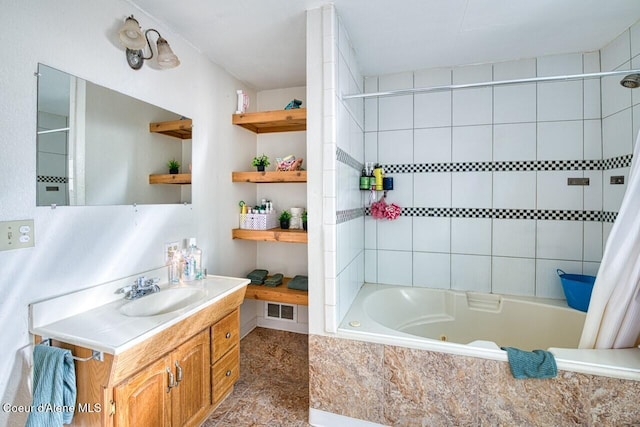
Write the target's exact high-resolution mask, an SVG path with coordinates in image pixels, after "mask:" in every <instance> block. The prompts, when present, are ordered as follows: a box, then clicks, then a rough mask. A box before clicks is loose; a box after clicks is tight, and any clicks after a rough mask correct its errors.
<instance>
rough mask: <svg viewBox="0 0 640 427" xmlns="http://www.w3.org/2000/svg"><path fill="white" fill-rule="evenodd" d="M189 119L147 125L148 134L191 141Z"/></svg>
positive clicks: (191, 125)
mask: <svg viewBox="0 0 640 427" xmlns="http://www.w3.org/2000/svg"><path fill="white" fill-rule="evenodd" d="M192 127H193V124H192V123H191V119H182V120H173V121H169V122H157V123H149V132H154V133H161V134H163V135H168V136H172V137H174V138H178V139H191V128H192Z"/></svg>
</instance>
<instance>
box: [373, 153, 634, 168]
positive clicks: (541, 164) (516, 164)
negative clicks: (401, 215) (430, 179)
mask: <svg viewBox="0 0 640 427" xmlns="http://www.w3.org/2000/svg"><path fill="white" fill-rule="evenodd" d="M632 157H633V155H632V154H628V155H626V156H620V157H613V158H610V159H605V160H528V161H524V160H523V161H513V162H462V163H416V164H390V165H383V168H384V171H385V173H424V172H509V171H516V172H523V171H560V170H606V169H618V168H624V167H629V166H630V165H631V158H632Z"/></svg>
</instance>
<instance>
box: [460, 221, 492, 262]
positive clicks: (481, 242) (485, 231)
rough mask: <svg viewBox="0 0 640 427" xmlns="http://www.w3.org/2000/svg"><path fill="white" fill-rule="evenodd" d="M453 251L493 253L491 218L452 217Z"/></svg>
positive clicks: (475, 253) (478, 253)
mask: <svg viewBox="0 0 640 427" xmlns="http://www.w3.org/2000/svg"><path fill="white" fill-rule="evenodd" d="M451 252H452V253H457V254H473V255H491V219H490V218H451Z"/></svg>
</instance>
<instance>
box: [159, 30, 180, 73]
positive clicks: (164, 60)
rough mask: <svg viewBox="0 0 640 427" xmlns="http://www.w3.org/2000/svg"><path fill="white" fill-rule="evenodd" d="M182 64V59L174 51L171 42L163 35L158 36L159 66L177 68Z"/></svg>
mask: <svg viewBox="0 0 640 427" xmlns="http://www.w3.org/2000/svg"><path fill="white" fill-rule="evenodd" d="M178 65H180V60H179V59H178V57H177V56H176V55H175V53H173V51H172V50H171V47H169V43H167V41H166V40H165V39H163V38H162V37H159V38H158V66H159V67H160V68H164V69H167V68H175V67H177V66H178Z"/></svg>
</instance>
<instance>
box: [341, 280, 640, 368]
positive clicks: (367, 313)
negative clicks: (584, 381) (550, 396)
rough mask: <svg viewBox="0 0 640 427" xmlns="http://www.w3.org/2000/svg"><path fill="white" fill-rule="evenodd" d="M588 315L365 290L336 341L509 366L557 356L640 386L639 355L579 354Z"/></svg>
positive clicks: (504, 299)
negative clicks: (525, 358) (512, 361)
mask: <svg viewBox="0 0 640 427" xmlns="http://www.w3.org/2000/svg"><path fill="white" fill-rule="evenodd" d="M585 318H586V313H583V312H581V311H578V310H574V309H572V308H570V307H568V306H567V304H566V302H564V301H560V300H553V299H546V298H534V297H518V296H506V295H498V294H483V293H475V292H460V291H451V290H441V289H431V288H417V287H400V286H387V285H378V284H371V283H366V284H364V285H363V286H362V288H361V289H360V291H359V293H358V295H357V296H356V298H355V301H354V302H353V304H352V305H351V307H350V308H349V310H348V311H347V313H346V315H345V317H344V319H343V321H342V322H341V324H340V326H339V328H338V336H342V337H345V338H350V339H356V340H360V341H370V342H376V343H381V344H387V345H399V346H406V347H411V348H417V349H424V350H430V351H438V352H444V353H450V354H457V355H461V356H472V357H482V358H487V359H494V360H504V361H506V360H507V356H506V352H505V351H503V350H501V349H500V347H517V348H520V349H523V350H534V349H547V350H549V351H551V352H552V353H553V354H554V356H555V358H556V363H557V365H558V369H561V370H568V371H575V372H581V373H586V374H593V375H604V376H608V377H614V378H622V379H631V380H640V349H638V348H632V349H616V350H582V349H577V345H578V342H579V340H580V335H581V333H582V327H583V325H584V321H585Z"/></svg>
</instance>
